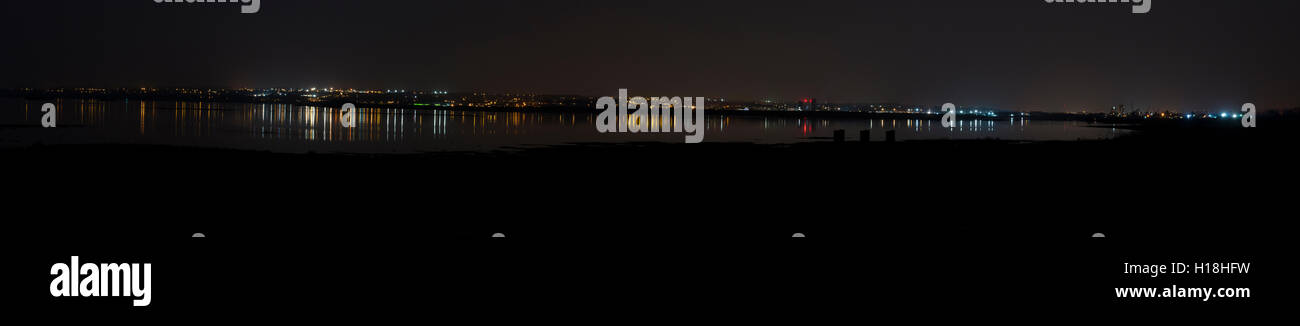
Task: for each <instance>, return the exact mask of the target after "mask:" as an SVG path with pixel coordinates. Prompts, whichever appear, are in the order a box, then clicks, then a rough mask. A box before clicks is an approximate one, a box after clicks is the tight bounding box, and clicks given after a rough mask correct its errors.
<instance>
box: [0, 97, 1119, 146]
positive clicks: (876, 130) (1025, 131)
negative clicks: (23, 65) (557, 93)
mask: <svg viewBox="0 0 1300 326" xmlns="http://www.w3.org/2000/svg"><path fill="white" fill-rule="evenodd" d="M45 102H47V101H39V102H38V101H26V100H22V99H14V98H2V99H0V146H5V147H14V146H30V145H32V144H36V143H42V144H47V145H53V144H99V143H128V144H164V145H187V146H203V147H220V148H237V149H254V150H271V151H280V152H307V151H317V152H429V151H445V150H493V149H501V148H510V147H531V146H542V145H558V144H569V143H589V142H626V141H660V142H683V141H684V137H685V136H684V135H683V134H601V133H598V132H596V128H595V118H596V114H595V112H594V110H593V112H592V113H557V112H540V111H536V112H472V111H457V110H433V109H377V108H360V110H359V111H360V112H359V113H358V115H357V128H351V129H344V128H342V127H341V123H340V122H339V121H338V119H337V117H338V114H339V110H338V108H326V107H314V106H299V105H287V104H286V105H277V104H240V103H200V102H171V101H167V102H162V101H144V102H141V101H111V102H107V101H96V100H78V99H68V100H56V101H52V103H54V104H55V105H57V106H58V108H59V110H58V128H51V129H45V128H40V119H41V116H42V113H41V111H40V108H41V104H43V103H45ZM836 129H844V130H847V133H848V136H849V140H850V141H852V140H856V139H857V136H858V133H857V130H862V129H871V130H872V131H873V132H872V135H873V136H872V138H873V140H876V141H880V140H883V139H884V132H885V131H886V130H897V132H898V138H899V139H900V140H917V139H981V138H996V139H1004V140H1077V139H1102V138H1111V137H1115V136H1117V135H1119V134H1121V133H1124V132H1125V131H1124V130H1120V129H1114V128H1096V127H1089V124H1088V123H1084V122H1062V121H1033V120H1026V119H1011V118H1007V119H1005V120H997V121H975V120H966V121H961V122H960V123H959V126H958V127H957V128H954V129H952V130H948V129H945V128H942V127H941V124H940V123H939V121H938V120H937V119H936V120H920V119H916V120H914V119H884V120H882V119H865V118H818V119H798V118H787V117H757V116H741V115H716V116H709V117H708V118H707V119H706V132H705V138H704V141H706V142H756V143H793V142H803V141H824V138H825V137H830V136H831V133H832V131H833V130H836Z"/></svg>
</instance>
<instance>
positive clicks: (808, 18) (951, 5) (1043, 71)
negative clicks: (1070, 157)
mask: <svg viewBox="0 0 1300 326" xmlns="http://www.w3.org/2000/svg"><path fill="white" fill-rule="evenodd" d="M1298 3H1300V2H1297V1H1252V0H1245V1H1242V0H1218V1H1209V0H1161V1H1156V2H1155V3H1153V9H1152V11H1151V13H1148V14H1133V13H1131V12H1130V7H1131V5H1128V4H1046V3H1044V1H1041V0H989V1H976V0H928V1H903V0H897V1H874V0H873V1H864V0H857V1H808V0H801V1H565V0H551V1H537V0H529V1H459V0H439V1H432V0H422V1H337V0H330V1H322V0H313V1H305V0H304V1H292V0H262V8H261V12H260V13H257V14H240V13H239V8H238V5H234V4H201V5H196V4H154V3H153V1H152V0H113V1H75V0H74V1H4V3H3V4H2V5H0V6H3V7H4V8H3V10H0V16H2V17H0V24H3V25H0V26H3V28H4V33H5V34H6V37H5V38H6V42H4V47H3V51H0V58H3V69H2V70H0V71H3V73H2V74H0V87H144V86H151V87H170V86H183V87H342V88H349V87H351V88H406V89H423V90H432V89H448V90H452V91H470V90H479V91H488V92H516V91H529V92H538V93H559V94H581V95H595V96H604V95H613V94H615V93H616V91H617V89H618V88H629V89H631V93H633V94H634V95H645V96H710V97H723V98H729V99H762V98H777V99H782V100H792V99H797V98H802V97H815V98H818V99H819V101H822V102H901V103H908V104H922V105H939V104H942V103H944V102H954V103H958V104H959V105H985V106H998V107H1002V108H1007V109H1021V110H1048V111H1077V110H1080V109H1091V110H1096V111H1101V110H1102V108H1105V109H1109V107H1110V106H1111V105H1115V104H1127V105H1130V106H1135V107H1140V108H1146V107H1151V108H1155V109H1182V110H1191V109H1214V110H1220V109H1224V108H1228V109H1231V108H1234V107H1240V105H1241V103H1243V102H1247V101H1250V102H1255V103H1257V104H1259V106H1260V107H1263V108H1279V107H1288V108H1289V107H1296V106H1300V59H1297V58H1298V57H1300V55H1297V51H1296V49H1297V44H1296V43H1297V42H1298V41H1300V25H1298V24H1297V23H1296V21H1297V19H1296V16H1297V14H1300V11H1298V10H1297V9H1300V4H1298Z"/></svg>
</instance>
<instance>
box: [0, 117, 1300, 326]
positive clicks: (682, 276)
mask: <svg viewBox="0 0 1300 326" xmlns="http://www.w3.org/2000/svg"><path fill="white" fill-rule="evenodd" d="M1280 130H1285V129H1257V130H1246V129H1221V128H1213V129H1194V130H1163V131H1159V132H1144V133H1142V134H1141V135H1139V136H1134V137H1125V138H1122V139H1117V140H1110V141H1079V142H1042V143H1014V142H1002V141H927V142H904V143H880V142H878V143H867V144H862V143H834V142H824V143H806V144H796V145H754V144H714V143H705V144H694V145H688V144H660V143H645V144H579V145H569V146H556V147H547V148H534V149H519V150H508V151H498V152H491V153H429V154H410V155H356V154H328V153H317V154H277V153H268V152H248V151H232V150H220V149H201V148H176V147H151V146H115V145H93V146H91V145H88V146H46V147H31V148H22V149H9V150H4V151H0V157H3V158H4V159H5V161H6V163H7V164H6V165H7V166H9V167H10V169H11V173H10V174H9V175H10V176H9V177H8V178H6V179H7V182H6V183H7V184H8V185H9V187H8V188H9V189H11V190H13V191H14V192H13V193H12V194H11V195H9V196H8V198H9V201H8V204H7V205H6V206H7V211H9V212H10V214H7V215H10V216H13V217H12V218H10V219H8V220H9V222H8V223H9V224H10V226H9V227H7V228H5V230H6V233H5V234H4V235H5V238H6V239H7V241H11V242H12V243H6V244H7V245H8V247H10V248H16V247H26V246H32V245H34V244H42V245H41V246H42V248H44V250H38V251H33V252H30V253H28V254H27V255H26V256H24V257H23V259H25V260H27V261H32V262H34V263H33V264H34V265H42V264H44V266H48V265H49V262H50V261H54V262H57V261H58V260H60V259H61V260H66V259H67V258H68V257H67V256H68V255H70V254H72V253H81V254H82V255H86V256H96V255H98V256H100V257H113V258H120V257H123V256H126V257H127V258H130V257H143V258H141V259H154V260H157V261H160V262H174V264H173V265H175V266H173V267H172V268H174V270H184V271H188V272H189V273H190V274H186V275H197V276H194V277H189V276H186V277H181V276H177V274H181V273H175V272H174V273H173V274H171V275H172V276H170V278H168V277H164V276H159V277H160V278H161V279H160V280H162V281H159V282H160V283H159V285H158V287H159V290H158V291H160V292H159V293H160V294H158V295H157V296H156V297H155V300H156V301H157V302H158V304H157V305H155V306H153V307H151V308H149V309H154V310H156V311H165V312H183V313H181V314H180V315H187V316H192V315H203V316H213V318H218V320H222V319H221V318H229V319H234V320H242V319H243V318H241V317H238V316H237V315H225V316H224V317H223V316H222V315H221V314H218V313H215V312H217V311H222V310H226V309H237V311H252V312H257V313H261V314H263V315H266V316H270V317H267V318H270V319H273V320H295V318H294V316H298V315H301V314H313V313H319V312H320V311H322V310H325V311H331V312H330V313H332V314H337V317H338V318H342V319H344V320H350V321H373V320H388V321H400V320H406V319H407V318H417V317H413V316H423V317H418V318H427V317H429V316H438V317H439V318H442V317H446V318H453V317H456V318H492V319H497V318H500V319H501V320H503V321H526V320H565V319H577V320H580V321H587V322H598V321H602V320H627V318H629V317H628V316H645V319H644V320H657V321H670V320H679V319H680V318H685V316H694V315H700V316H704V317H700V318H706V319H703V320H714V321H723V320H730V321H738V320H739V321H771V320H782V321H790V322H797V321H840V320H866V319H864V318H865V317H863V316H894V317H909V316H917V315H922V314H930V313H933V312H935V311H936V310H939V311H945V312H948V313H953V314H960V315H963V316H970V318H975V319H995V320H1002V319H1012V320H1025V321H1028V320H1040V319H1041V318H1052V317H1060V316H1080V315H1083V314H1087V315H1088V316H1097V314H1099V313H1100V314H1101V315H1103V316H1106V315H1109V314H1120V315H1132V314H1149V313H1153V312H1156V313H1159V312H1172V313H1175V314H1177V313H1181V312H1184V311H1196V312H1212V313H1216V314H1219V315H1221V316H1229V315H1231V316H1241V317H1251V316H1254V317H1257V318H1267V316H1273V315H1274V314H1278V313H1279V312H1280V311H1281V310H1277V308H1276V307H1280V306H1285V305H1286V303H1288V302H1293V300H1294V299H1292V298H1289V297H1286V296H1285V295H1281V294H1280V293H1287V292H1286V291H1288V290H1293V289H1295V286H1294V282H1293V281H1290V280H1289V279H1288V278H1286V277H1283V275H1284V273H1291V272H1293V271H1294V265H1295V263H1294V261H1293V259H1292V258H1291V256H1292V255H1289V254H1286V253H1287V252H1289V251H1290V250H1289V249H1285V248H1294V247H1295V241H1294V237H1292V236H1290V233H1292V231H1291V229H1290V227H1289V226H1287V225H1289V224H1290V223H1289V222H1286V221H1285V220H1286V219H1287V218H1288V217H1289V216H1290V214H1291V213H1290V209H1289V208H1290V207H1291V205H1292V203H1293V202H1294V200H1295V198H1294V192H1292V191H1290V190H1288V189H1290V187H1292V186H1293V185H1294V184H1295V181H1296V175H1295V173H1294V172H1293V169H1294V168H1295V163H1294V161H1293V160H1292V159H1291V157H1292V155H1291V154H1292V152H1294V147H1293V142H1292V141H1291V138H1290V137H1288V136H1287V134H1286V133H1284V132H1281V131H1280ZM200 231H201V232H204V233H205V234H207V235H209V238H206V239H204V240H201V241H203V242H195V241H194V239H191V238H188V237H189V235H190V234H191V233H193V232H200ZM495 232H503V233H506V234H509V237H508V238H507V239H504V240H503V239H491V238H488V237H487V235H490V234H492V233H495ZM793 232H802V233H805V234H807V235H808V236H809V238H806V239H803V240H807V241H802V242H791V240H795V239H791V238H790V234H792V233H793ZM1094 232H1104V233H1106V234H1107V236H1108V237H1107V238H1106V239H1104V240H1098V239H1092V238H1090V235H1091V234H1092V233H1094ZM63 239H68V240H67V241H63ZM796 241H798V240H796ZM122 252H128V253H129V254H125V255H124V254H121V253H122ZM1192 257H1195V259H1208V260H1214V261H1216V262H1217V261H1228V260H1232V261H1253V262H1255V263H1256V266H1258V270H1259V271H1258V272H1256V273H1255V274H1252V275H1250V276H1249V277H1244V278H1225V279H1218V280H1214V279H1211V280H1204V279H1202V280H1199V281H1198V280H1192V281H1188V282H1186V283H1196V282H1200V283H1202V284H1205V283H1209V284H1220V283H1223V284H1228V285H1231V286H1251V287H1255V288H1257V290H1256V291H1257V294H1256V297H1253V298H1251V299H1250V300H1244V301H1218V302H1210V303H1203V302H1199V301H1186V302H1179V303H1175V304H1170V303H1168V302H1164V301H1155V303H1151V302H1146V303H1143V302H1141V301H1138V302H1136V303H1135V302H1132V301H1121V300H1116V299H1115V298H1114V295H1113V292H1110V291H1111V289H1112V288H1113V287H1116V286H1136V285H1134V284H1137V285H1144V286H1145V284H1150V286H1168V285H1169V284H1168V282H1167V281H1165V280H1148V281H1143V280H1140V279H1139V280H1133V279H1130V278H1124V277H1121V276H1118V275H1117V271H1118V270H1119V269H1120V267H1116V266H1120V265H1122V263H1124V262H1131V261H1167V260H1171V259H1177V260H1184V259H1193V258H1192ZM209 264H228V265H215V266H217V267H212V266H214V265H209ZM177 266H180V267H177ZM240 266H247V267H249V268H251V270H253V271H255V272H241V271H248V270H249V269H244V268H242V267H240ZM45 268H48V267H45ZM45 271H46V270H39V271H38V272H41V273H44V272H45ZM250 273H251V274H250ZM28 276H32V277H44V276H41V275H28ZM187 277H188V278H187ZM195 277H197V278H198V279H200V281H196V280H195ZM285 279H287V280H289V281H288V282H287V283H285V282H281V281H284V280H285ZM169 282H170V283H169ZM168 284H170V285H168ZM177 284H184V285H185V286H184V287H182V286H179V285H177ZM322 284H324V285H322ZM330 284H334V285H330ZM344 284H346V285H344ZM358 284H359V285H358ZM47 285H48V284H47V283H42V282H34V283H33V286H31V287H25V288H23V289H21V290H15V291H18V292H23V293H26V292H32V293H36V294H40V293H44V292H43V291H45V287H46V286H47ZM169 286H170V288H169ZM268 291H269V292H268ZM1291 293H1294V292H1291ZM163 294H166V295H165V296H164V295H163ZM37 297H39V296H37ZM50 300H52V299H50V298H48V297H45V300H44V301H41V300H39V299H38V300H37V301H34V303H33V306H35V307H37V308H40V307H45V306H44V305H46V304H49V303H50V302H51V301H50ZM233 302H238V304H235V303H233ZM115 308H116V307H110V308H96V309H108V310H110V311H115V310H114V309H115ZM1238 312H1244V313H1242V314H1234V313H1238ZM169 316H170V315H169ZM638 320H641V319H639V318H638Z"/></svg>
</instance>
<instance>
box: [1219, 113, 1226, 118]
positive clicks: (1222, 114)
mask: <svg viewBox="0 0 1300 326" xmlns="http://www.w3.org/2000/svg"><path fill="white" fill-rule="evenodd" d="M1219 116H1220V117H1224V118H1227V117H1228V114H1227V113H1219Z"/></svg>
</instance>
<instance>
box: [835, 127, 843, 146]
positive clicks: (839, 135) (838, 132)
mask: <svg viewBox="0 0 1300 326" xmlns="http://www.w3.org/2000/svg"><path fill="white" fill-rule="evenodd" d="M835 142H837V143H843V142H844V129H839V130H835Z"/></svg>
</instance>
